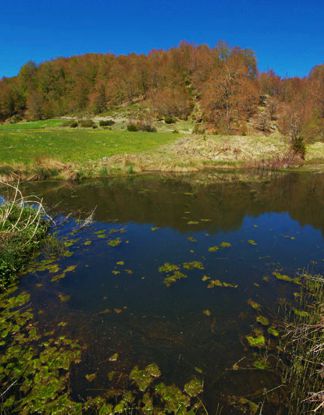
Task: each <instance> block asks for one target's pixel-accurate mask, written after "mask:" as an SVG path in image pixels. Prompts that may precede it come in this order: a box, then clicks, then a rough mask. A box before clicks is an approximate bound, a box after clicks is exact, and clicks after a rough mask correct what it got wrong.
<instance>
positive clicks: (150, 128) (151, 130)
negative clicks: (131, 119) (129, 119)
mask: <svg viewBox="0 0 324 415" xmlns="http://www.w3.org/2000/svg"><path fill="white" fill-rule="evenodd" d="M138 129H139V130H141V131H146V132H148V133H156V131H157V130H156V128H155V127H154V126H153V125H151V124H141V125H140V126H139V128H138Z"/></svg>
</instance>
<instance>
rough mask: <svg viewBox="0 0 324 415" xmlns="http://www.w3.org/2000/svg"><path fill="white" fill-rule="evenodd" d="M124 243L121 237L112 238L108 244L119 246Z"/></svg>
mask: <svg viewBox="0 0 324 415" xmlns="http://www.w3.org/2000/svg"><path fill="white" fill-rule="evenodd" d="M121 243H122V240H121V239H120V238H115V239H110V240H109V241H108V242H107V244H108V245H109V246H111V247H113V248H115V247H116V246H119V245H120V244H121Z"/></svg>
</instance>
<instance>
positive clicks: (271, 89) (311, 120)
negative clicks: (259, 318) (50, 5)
mask: <svg viewBox="0 0 324 415" xmlns="http://www.w3.org/2000/svg"><path fill="white" fill-rule="evenodd" d="M135 102H136V103H140V104H141V105H142V106H143V108H146V109H147V111H143V114H146V115H145V116H151V117H158V118H166V117H178V118H180V119H186V118H187V117H189V116H191V117H192V118H193V119H194V120H195V121H196V123H197V125H198V126H199V125H203V126H204V128H208V129H212V130H213V131H215V132H226V133H233V132H241V133H244V131H246V128H247V122H249V120H251V119H252V118H253V117H257V119H256V124H257V125H258V126H259V128H260V129H261V130H264V131H266V130H267V129H269V125H271V122H272V121H273V120H276V121H278V124H279V125H280V128H281V129H282V131H283V132H289V133H291V132H293V133H296V134H297V131H301V130H302V131H303V134H306V135H307V137H310V138H311V137H314V136H318V135H319V134H322V135H323V117H324V65H320V66H317V67H315V68H314V69H313V70H312V71H311V73H310V74H309V76H308V77H305V78H289V79H281V78H280V77H279V76H277V75H276V74H275V73H273V72H272V71H270V72H267V73H262V74H259V73H258V70H257V64H256V58H255V55H254V52H253V51H251V50H249V49H241V48H238V47H234V48H231V47H229V46H227V45H226V44H225V43H223V42H220V43H218V45H217V46H216V47H214V48H210V47H208V46H204V45H202V46H193V45H190V44H188V43H181V44H180V46H179V47H177V48H173V49H170V50H168V51H162V50H153V51H152V52H150V53H149V54H148V55H136V54H130V55H127V56H115V55H113V54H86V55H82V56H75V57H71V58H58V59H55V60H53V61H49V62H45V63H42V64H40V65H36V64H35V63H33V62H29V63H27V64H26V65H24V66H23V67H22V68H21V70H20V72H19V74H18V75H17V76H16V77H13V78H4V79H2V80H1V81H0V120H2V121H3V120H7V119H12V118H13V119H15V118H19V117H24V118H27V119H42V118H50V117H55V116H61V115H67V114H83V113H86V112H87V113H94V114H100V113H103V112H105V111H106V110H108V109H111V108H115V107H118V106H121V105H127V104H131V103H135ZM265 102H266V104H265ZM260 105H261V107H262V105H263V107H264V108H263V109H262V110H261V112H260ZM147 114H149V115H147Z"/></svg>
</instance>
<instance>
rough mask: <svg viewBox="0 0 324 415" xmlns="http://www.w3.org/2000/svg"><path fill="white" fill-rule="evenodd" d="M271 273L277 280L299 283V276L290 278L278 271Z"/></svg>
mask: <svg viewBox="0 0 324 415" xmlns="http://www.w3.org/2000/svg"><path fill="white" fill-rule="evenodd" d="M272 275H273V276H274V277H275V278H276V279H277V280H279V281H286V282H291V283H293V284H297V285H300V284H301V281H300V278H299V277H296V278H292V277H289V276H288V275H285V274H281V273H280V272H273V273H272Z"/></svg>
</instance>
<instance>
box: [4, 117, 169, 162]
mask: <svg viewBox="0 0 324 415" xmlns="http://www.w3.org/2000/svg"><path fill="white" fill-rule="evenodd" d="M61 125H62V120H55V119H54V120H45V121H33V122H24V123H19V124H4V125H0V163H1V164H14V163H22V164H32V163H33V162H34V161H35V160H37V159H39V158H43V157H46V158H52V159H55V160H58V161H61V162H74V163H80V162H85V161H93V160H99V159H101V158H103V157H109V156H112V155H115V154H124V153H140V152H145V151H149V150H154V149H156V148H157V147H159V146H160V145H163V144H168V143H171V142H172V141H174V140H175V138H176V137H177V135H176V134H172V133H171V132H161V133H160V132H156V133H148V132H139V131H138V132H130V131H123V130H108V129H92V128H84V129H79V128H78V129H72V128H63V127H61Z"/></svg>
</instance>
